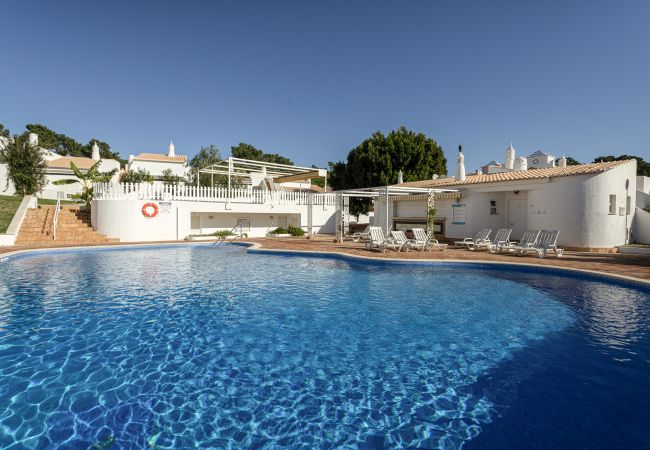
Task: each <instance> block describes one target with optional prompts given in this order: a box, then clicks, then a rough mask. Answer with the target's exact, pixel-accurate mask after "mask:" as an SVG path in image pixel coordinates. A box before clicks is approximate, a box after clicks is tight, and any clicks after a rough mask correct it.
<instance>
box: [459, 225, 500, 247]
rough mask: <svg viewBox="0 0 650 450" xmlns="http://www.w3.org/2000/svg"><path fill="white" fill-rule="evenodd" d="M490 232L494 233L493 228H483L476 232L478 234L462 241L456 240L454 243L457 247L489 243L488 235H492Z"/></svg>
mask: <svg viewBox="0 0 650 450" xmlns="http://www.w3.org/2000/svg"><path fill="white" fill-rule="evenodd" d="M490 233H492V230H491V229H490V228H483V229H482V230H481V231H479V232H478V233H476V236H474V238H468V237H466V238H465V239H463V240H462V241H454V245H455V246H456V247H468V248H469V246H470V245H479V244H482V243H486V242H487V243H489V242H490V240H489V239H488V237H489V236H490Z"/></svg>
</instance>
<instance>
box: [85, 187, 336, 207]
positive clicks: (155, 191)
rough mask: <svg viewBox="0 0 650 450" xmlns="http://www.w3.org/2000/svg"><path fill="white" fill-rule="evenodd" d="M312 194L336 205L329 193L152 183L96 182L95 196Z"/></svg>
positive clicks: (262, 200) (299, 200)
mask: <svg viewBox="0 0 650 450" xmlns="http://www.w3.org/2000/svg"><path fill="white" fill-rule="evenodd" d="M310 196H311V198H312V204H313V205H324V206H334V205H335V204H336V198H335V197H336V196H335V195H334V194H330V193H326V194H319V193H311V192H300V191H266V190H262V189H253V188H250V187H244V188H234V189H228V188H222V187H215V188H211V187H202V186H201V187H197V186H188V185H163V184H151V183H97V184H95V186H94V198H95V199H96V200H159V201H172V200H182V201H195V202H217V203H226V202H232V203H252V204H260V205H263V204H269V205H308V204H309V197H310Z"/></svg>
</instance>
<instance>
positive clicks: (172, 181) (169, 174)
mask: <svg viewBox="0 0 650 450" xmlns="http://www.w3.org/2000/svg"><path fill="white" fill-rule="evenodd" d="M161 181H162V182H163V184H164V185H166V186H177V185H179V184H181V183H182V182H184V181H185V180H184V179H183V177H181V176H178V175H174V171H173V170H172V169H165V170H163V171H162V177H161Z"/></svg>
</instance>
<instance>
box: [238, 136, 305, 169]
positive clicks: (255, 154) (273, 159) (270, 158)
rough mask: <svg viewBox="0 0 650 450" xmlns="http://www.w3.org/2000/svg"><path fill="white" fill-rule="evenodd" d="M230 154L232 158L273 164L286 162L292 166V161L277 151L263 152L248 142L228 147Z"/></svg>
mask: <svg viewBox="0 0 650 450" xmlns="http://www.w3.org/2000/svg"><path fill="white" fill-rule="evenodd" d="M230 150H231V152H230V154H231V155H232V156H233V157H234V158H242V159H252V160H254V161H263V162H269V163H275V164H288V165H290V166H293V161H291V160H290V159H289V158H285V157H284V156H280V155H278V154H277V153H264V152H263V151H262V150H260V149H258V148H255V147H254V146H252V145H250V144H246V143H244V142H240V143H239V144H238V145H237V146H235V147H230Z"/></svg>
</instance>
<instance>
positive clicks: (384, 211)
mask: <svg viewBox="0 0 650 450" xmlns="http://www.w3.org/2000/svg"><path fill="white" fill-rule="evenodd" d="M457 192H458V191H457V190H455V189H432V188H418V187H408V186H380V187H374V188H363V189H348V190H343V191H336V192H334V195H336V239H337V240H338V241H339V242H343V238H344V236H345V235H347V234H348V232H349V229H350V198H371V199H373V201H374V205H375V225H376V226H380V227H381V228H382V229H383V230H384V233H388V231H389V229H390V221H391V217H390V207H389V202H390V201H394V200H408V199H410V198H412V199H414V200H416V199H420V198H422V197H424V198H426V200H427V201H426V211H424V212H425V214H426V215H425V217H427V231H428V230H429V229H431V228H432V227H433V217H432V216H431V215H430V214H429V211H430V210H431V208H433V207H434V205H435V197H436V194H445V193H457ZM308 226H309V228H310V229H311V208H310V209H309V215H308Z"/></svg>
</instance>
